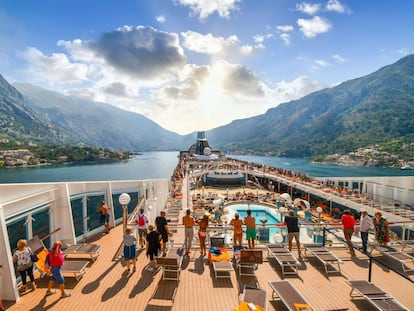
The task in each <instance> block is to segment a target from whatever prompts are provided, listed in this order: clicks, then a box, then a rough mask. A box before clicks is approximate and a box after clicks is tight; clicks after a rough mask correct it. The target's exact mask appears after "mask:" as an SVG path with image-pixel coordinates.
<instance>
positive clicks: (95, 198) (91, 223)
mask: <svg viewBox="0 0 414 311" xmlns="http://www.w3.org/2000/svg"><path fill="white" fill-rule="evenodd" d="M101 201H103V202H105V195H103V194H101V195H88V197H87V204H86V209H87V211H86V212H87V214H88V215H87V217H88V218H87V219H88V221H87V224H88V228H87V231H92V230H93V229H96V228H98V227H100V226H102V224H101V221H100V217H99V216H100V215H99V213H98V208H99V203H100V202H101Z"/></svg>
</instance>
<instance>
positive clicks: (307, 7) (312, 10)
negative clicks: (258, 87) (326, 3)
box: [296, 2, 321, 15]
mask: <svg viewBox="0 0 414 311" xmlns="http://www.w3.org/2000/svg"><path fill="white" fill-rule="evenodd" d="M320 9H321V5H320V4H319V3H307V2H302V3H299V4H296V10H297V11H299V12H302V13H306V14H309V15H315V14H316V13H318V12H319V10H320Z"/></svg>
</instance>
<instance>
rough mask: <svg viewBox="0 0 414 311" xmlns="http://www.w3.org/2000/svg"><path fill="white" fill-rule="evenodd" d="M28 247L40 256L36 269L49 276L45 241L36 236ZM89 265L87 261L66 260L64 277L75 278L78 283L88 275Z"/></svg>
mask: <svg viewBox="0 0 414 311" xmlns="http://www.w3.org/2000/svg"><path fill="white" fill-rule="evenodd" d="M27 245H28V246H29V247H30V249H31V250H32V252H33V253H35V254H38V257H39V261H38V262H36V263H35V265H36V267H37V268H38V269H39V271H40V272H41V273H43V274H48V273H49V272H50V271H49V269H48V268H47V267H46V266H45V258H46V256H47V254H48V250H47V249H46V247H45V245H44V244H43V241H42V240H41V239H40V238H39V236H37V235H35V236H34V237H33V238H31V239H30V240H29V241H27ZM88 264H89V261H87V260H76V261H75V260H65V262H64V263H63V266H62V273H63V275H64V276H68V277H74V278H76V280H77V281H79V280H80V279H81V278H82V276H83V275H84V274H85V273H86V267H87V265H88Z"/></svg>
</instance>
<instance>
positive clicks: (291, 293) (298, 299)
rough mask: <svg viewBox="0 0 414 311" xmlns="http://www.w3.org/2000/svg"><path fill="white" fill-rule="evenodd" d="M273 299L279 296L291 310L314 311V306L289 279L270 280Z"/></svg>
mask: <svg viewBox="0 0 414 311" xmlns="http://www.w3.org/2000/svg"><path fill="white" fill-rule="evenodd" d="M269 285H270V288H271V289H272V299H275V298H279V299H280V300H281V301H282V302H283V304H284V305H285V306H286V308H287V309H288V310H289V311H297V310H300V311H312V310H313V307H312V306H311V305H309V303H308V302H307V301H306V300H305V298H303V296H302V295H301V294H300V293H299V292H298V291H297V290H296V288H295V287H294V286H293V285H292V283H290V282H289V281H285V280H281V281H270V282H269Z"/></svg>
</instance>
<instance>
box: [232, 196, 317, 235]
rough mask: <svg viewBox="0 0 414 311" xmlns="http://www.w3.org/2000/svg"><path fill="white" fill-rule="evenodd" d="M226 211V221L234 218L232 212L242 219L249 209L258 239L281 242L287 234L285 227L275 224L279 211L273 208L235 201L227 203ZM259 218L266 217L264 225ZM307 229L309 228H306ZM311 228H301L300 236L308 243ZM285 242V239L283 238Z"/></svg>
mask: <svg viewBox="0 0 414 311" xmlns="http://www.w3.org/2000/svg"><path fill="white" fill-rule="evenodd" d="M225 209H226V211H227V213H225V215H226V217H227V219H226V220H227V222H228V223H230V221H231V220H232V219H233V218H234V214H235V213H238V214H239V215H240V219H241V220H244V217H246V215H247V210H248V209H250V210H251V215H252V216H253V217H255V219H256V225H257V234H258V239H259V240H261V241H263V242H268V243H275V242H279V243H280V242H282V240H281V239H282V238H283V236H285V235H286V234H287V232H286V229H284V228H278V227H277V226H276V225H277V224H279V223H280V217H281V215H280V213H279V212H278V211H276V210H275V208H273V207H270V206H267V205H262V204H252V203H237V204H231V205H227V206H226V207H225ZM261 219H266V226H262V222H261ZM308 229H309V228H308ZM312 235H313V229H311V230H306V228H301V230H300V237H301V240H304V241H303V242H306V243H308V242H309V239H312ZM283 241H284V242H286V241H285V240H283ZM311 241H312V240H311Z"/></svg>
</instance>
